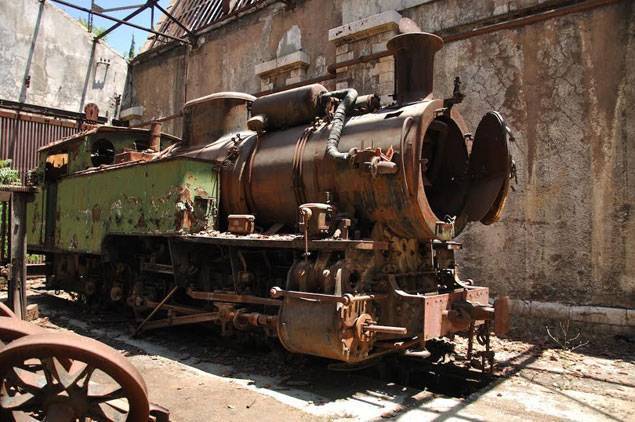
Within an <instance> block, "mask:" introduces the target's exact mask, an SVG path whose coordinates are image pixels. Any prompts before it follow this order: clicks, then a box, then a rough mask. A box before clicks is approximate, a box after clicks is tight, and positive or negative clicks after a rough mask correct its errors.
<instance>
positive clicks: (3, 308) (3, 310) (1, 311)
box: [0, 302, 18, 318]
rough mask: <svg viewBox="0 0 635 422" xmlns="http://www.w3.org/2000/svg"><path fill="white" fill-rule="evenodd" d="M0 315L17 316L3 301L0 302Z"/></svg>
mask: <svg viewBox="0 0 635 422" xmlns="http://www.w3.org/2000/svg"><path fill="white" fill-rule="evenodd" d="M0 316H3V317H9V318H17V317H18V316H17V315H16V314H15V312H13V311H12V310H11V308H9V307H8V306H7V305H5V304H4V303H3V302H0Z"/></svg>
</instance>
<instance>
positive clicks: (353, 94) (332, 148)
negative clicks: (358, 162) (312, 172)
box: [322, 88, 357, 160]
mask: <svg viewBox="0 0 635 422" xmlns="http://www.w3.org/2000/svg"><path fill="white" fill-rule="evenodd" d="M330 97H335V98H339V99H340V100H341V101H340V103H339V105H338V106H337V109H336V110H335V115H334V116H333V126H331V132H330V133H329V139H328V141H327V143H326V154H327V155H329V156H331V157H333V158H335V159H336V160H347V159H348V153H347V152H340V151H339V150H338V148H337V147H338V145H339V143H340V137H341V136H342V129H343V128H344V121H345V120H346V113H347V112H348V111H349V110H350V109H351V108H353V105H355V101H356V100H357V91H356V90H355V89H353V88H348V89H342V90H340V91H333V92H329V93H328V94H325V95H323V96H322V98H330Z"/></svg>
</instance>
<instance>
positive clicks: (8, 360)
mask: <svg viewBox="0 0 635 422" xmlns="http://www.w3.org/2000/svg"><path fill="white" fill-rule="evenodd" d="M0 380H1V382H2V384H1V390H0V417H3V419H2V420H14V421H18V422H20V421H44V420H46V421H54V422H67V421H75V420H80V421H100V422H101V421H131V422H138V421H143V422H145V421H147V420H148V415H149V403H148V394H147V389H146V385H145V383H144V381H143V378H142V377H141V374H139V372H138V371H137V370H136V369H135V368H134V367H133V366H132V364H130V363H129V362H128V361H127V360H126V359H125V358H124V357H123V356H122V355H121V354H120V353H119V352H117V351H116V350H114V349H112V348H111V347H108V346H106V345H105V344H103V343H100V342H98V341H96V340H93V339H90V338H87V337H81V336H78V335H75V334H63V333H44V334H37V335H31V336H28V337H24V338H21V339H19V340H15V341H13V342H11V343H10V344H9V345H7V346H6V347H5V348H4V349H2V350H1V351H0Z"/></svg>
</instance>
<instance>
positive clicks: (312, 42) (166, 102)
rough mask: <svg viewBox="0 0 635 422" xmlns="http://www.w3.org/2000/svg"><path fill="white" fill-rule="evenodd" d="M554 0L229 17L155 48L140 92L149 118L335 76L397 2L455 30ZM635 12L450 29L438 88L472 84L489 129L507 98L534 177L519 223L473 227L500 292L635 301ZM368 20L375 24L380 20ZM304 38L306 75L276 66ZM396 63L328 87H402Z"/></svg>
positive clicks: (472, 249)
mask: <svg viewBox="0 0 635 422" xmlns="http://www.w3.org/2000/svg"><path fill="white" fill-rule="evenodd" d="M542 3H545V2H544V1H542V0H517V1H508V0H487V1H479V2H473V1H469V0H385V1H384V0H381V1H380V0H373V1H367V0H332V1H322V0H305V1H300V2H298V5H297V6H296V7H295V8H294V9H286V8H285V7H284V6H282V5H281V4H277V5H275V6H270V7H268V8H267V9H264V10H261V11H259V12H256V13H253V14H251V15H248V16H246V17H243V18H241V19H240V20H238V21H236V22H232V23H230V24H227V25H225V26H222V27H220V28H218V29H215V30H214V31H212V32H210V33H209V34H208V35H206V36H205V41H204V42H203V44H202V45H200V46H198V47H197V48H194V49H193V50H192V51H191V53H190V54H189V55H187V54H185V53H183V52H178V53H175V51H172V52H170V53H167V54H158V55H156V56H154V57H151V56H150V54H151V53H148V54H146V55H145V57H143V56H142V57H141V58H140V59H139V61H138V63H137V64H135V65H134V66H133V72H132V86H133V88H134V90H133V91H132V95H131V96H130V99H131V104H132V105H143V106H144V107H145V117H148V118H149V117H158V116H161V115H167V114H170V113H172V112H174V111H177V109H178V107H179V105H180V104H182V103H183V101H184V100H185V98H187V99H192V98H195V97H198V96H202V95H206V94H209V93H211V92H214V91H219V90H238V91H246V92H251V93H256V92H258V91H260V90H262V89H265V88H279V87H281V86H284V85H285V84H287V85H288V84H289V83H290V82H287V81H289V80H291V81H295V80H296V79H293V78H295V77H298V76H300V77H301V78H304V80H308V79H312V78H315V77H318V76H321V75H324V74H326V66H327V65H329V64H334V63H341V62H344V61H346V60H350V59H351V58H357V57H360V56H364V55H368V54H372V53H375V52H377V51H381V50H382V49H383V48H385V46H384V45H382V43H384V42H385V38H386V37H387V35H390V34H392V33H393V32H392V31H395V28H394V26H391V25H387V26H381V25H375V26H373V25H374V24H373V22H375V23H377V20H376V19H375V18H373V19H375V20H372V19H369V20H368V21H363V22H362V23H360V20H363V19H366V18H369V16H375V15H377V14H381V13H384V12H388V13H389V14H390V13H392V12H394V13H399V14H400V15H401V16H403V17H408V18H410V19H412V20H413V21H414V22H416V23H417V24H418V25H419V26H420V27H421V28H422V30H424V31H429V32H443V31H444V30H447V29H448V28H450V27H455V26H459V25H469V24H471V23H472V22H477V21H480V20H483V19H488V18H490V17H492V16H503V15H504V14H506V13H508V12H511V11H514V10H519V9H522V8H525V7H532V6H536V5H539V4H542ZM634 9H635V7H634V6H633V3H632V2H631V1H627V0H624V1H621V2H617V3H615V4H611V5H605V6H602V7H598V8H595V9H593V10H589V11H585V12H580V13H574V14H569V15H566V16H562V17H556V18H553V19H549V20H546V21H541V22H536V23H532V24H528V25H525V26H520V27H514V28H512V29H505V30H499V31H497V32H492V33H488V34H485V35H478V36H473V37H469V38H467V39H463V40H460V41H455V42H449V43H447V44H446V46H445V47H444V48H443V49H442V50H441V51H440V52H439V53H438V54H437V58H436V64H435V94H436V95H437V96H439V97H446V96H449V95H450V94H451V92H452V81H453V79H454V77H455V76H460V77H461V78H462V80H463V81H464V82H465V86H464V91H465V93H466V95H467V97H466V100H465V102H464V103H463V104H461V105H460V108H461V110H462V113H463V115H464V117H465V118H466V120H467V122H468V124H469V125H470V126H471V127H472V128H476V125H477V124H478V122H479V120H480V117H481V116H482V115H483V114H484V113H485V112H486V111H488V110H491V109H496V110H499V111H501V112H502V114H503V115H504V116H505V117H506V119H507V121H508V123H509V125H510V126H511V127H512V128H513V129H514V131H515V134H516V142H515V144H514V145H513V149H512V152H513V154H514V158H515V160H516V163H517V166H518V183H517V184H516V185H515V192H512V193H511V195H510V198H509V202H508V206H507V211H506V213H505V215H504V217H503V220H502V221H501V222H499V223H496V224H495V225H492V226H488V227H485V226H482V225H480V224H474V225H473V226H471V227H470V228H468V230H467V231H466V233H465V234H463V235H462V236H461V238H460V240H461V241H463V242H464V245H465V249H464V251H462V252H461V260H460V263H461V265H462V270H463V274H464V276H466V277H471V278H473V279H475V280H477V281H478V283H479V284H485V285H488V286H490V287H491V288H492V290H493V292H494V293H509V294H511V295H513V296H516V297H520V298H533V299H541V300H550V301H563V302H574V303H584V304H591V303H593V304H602V305H614V306H630V307H633V306H635V245H634V244H635V240H634V239H635V228H634V227H635V223H634V219H633V217H632V212H633V211H632V207H633V203H634V198H635V170H634V169H635V165H634V159H635V156H634V153H633V147H634V144H635V143H634V142H633V141H634V137H635V123H634V121H635V116H634V115H633V114H634V113H633V110H634V109H635V104H634V100H635V90H634V89H633V86H635V85H634V83H635V76H634V72H632V69H633V68H634V65H635V23H634V22H635V14H634V13H635V10H634ZM368 22H371V23H370V24H368ZM294 26H297V28H298V29H299V31H298V30H296V29H294ZM338 27H340V29H341V28H343V27H345V28H349V29H350V28H352V30H351V33H352V35H351V36H350V38H346V39H341V38H338V37H335V36H333V33H331V35H329V30H333V29H335V28H338ZM368 27H371V28H374V29H372V30H371V31H370V32H365V29H364V28H368ZM376 28H380V29H381V30H380V31H379V32H377V31H375V29H376ZM298 33H299V34H300V37H298ZM329 39H331V41H329ZM298 41H299V42H298ZM280 46H283V48H280ZM297 51H302V52H304V53H305V54H306V57H307V59H306V60H305V61H300V62H299V61H295V62H294V63H296V64H297V63H301V64H300V65H299V67H298V68H301V69H302V70H301V72H299V73H296V74H294V75H290V74H288V72H291V70H289V68H284V67H280V68H277V67H276V65H277V63H278V62H276V61H275V60H278V59H279V61H280V62H281V63H287V62H288V60H287V59H286V58H285V57H286V56H287V55H288V54H290V53H294V52H297ZM294 57H295V56H294ZM303 57H304V56H303ZM272 60H274V64H271V63H270V64H269V67H267V66H264V67H261V68H260V70H262V69H269V70H270V71H272V72H273V74H274V75H276V76H275V77H270V76H271V75H269V74H267V73H266V72H265V73H264V74H258V72H257V70H256V67H257V66H258V65H261V64H262V63H265V62H271V61H272ZM285 60H287V61H285ZM391 60H392V59H391V58H383V59H381V58H379V59H376V60H371V61H367V62H365V63H361V64H357V65H354V66H349V67H343V68H338V69H337V76H336V79H335V80H329V81H328V82H325V84H327V86H328V87H329V88H334V87H335V84H336V83H337V84H338V86H340V87H343V86H352V87H354V88H356V89H358V90H359V91H360V93H361V94H366V93H371V92H378V93H380V94H384V100H386V98H385V97H386V96H387V95H388V94H389V92H386V88H387V86H388V88H389V85H390V78H392V74H391V73H392V70H391V68H390V64H388V65H387V64H386V63H387V62H390V61H391ZM185 69H186V70H185ZM271 69H273V70H271ZM285 72H287V73H285ZM183 75H186V76H183ZM263 75H264V77H263ZM184 77H185V78H186V79H185V81H186V82H187V83H185V81H183V80H182V78H184ZM179 124H180V123H178V120H177V121H175V122H174V123H172V124H171V126H168V128H171V129H172V130H176V129H179V128H180V127H179ZM176 133H178V132H176Z"/></svg>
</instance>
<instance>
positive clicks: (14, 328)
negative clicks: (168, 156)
mask: <svg viewBox="0 0 635 422" xmlns="http://www.w3.org/2000/svg"><path fill="white" fill-rule="evenodd" d="M44 332H45V330H44V328H42V327H40V326H39V325H35V324H31V323H28V322H26V321H22V320H21V319H17V318H11V317H6V316H0V350H2V348H3V347H4V346H6V345H7V344H9V343H11V342H12V341H13V340H17V339H19V338H22V337H24V336H29V335H31V334H42V333H44Z"/></svg>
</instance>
